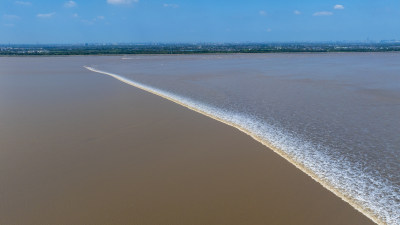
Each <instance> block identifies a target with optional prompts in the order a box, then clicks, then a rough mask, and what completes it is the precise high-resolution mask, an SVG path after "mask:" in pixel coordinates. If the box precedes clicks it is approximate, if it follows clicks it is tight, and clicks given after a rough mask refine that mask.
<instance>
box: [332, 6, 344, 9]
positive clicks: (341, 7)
mask: <svg viewBox="0 0 400 225" xmlns="http://www.w3.org/2000/svg"><path fill="white" fill-rule="evenodd" d="M333 8H334V9H339V10H340V9H344V6H343V5H335V6H333Z"/></svg>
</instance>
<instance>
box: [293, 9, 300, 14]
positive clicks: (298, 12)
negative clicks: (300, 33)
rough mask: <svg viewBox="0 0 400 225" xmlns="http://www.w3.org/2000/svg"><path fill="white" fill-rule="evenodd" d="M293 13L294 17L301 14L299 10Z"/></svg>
mask: <svg viewBox="0 0 400 225" xmlns="http://www.w3.org/2000/svg"><path fill="white" fill-rule="evenodd" d="M293 13H294V14H295V15H300V14H301V12H300V11H299V10H294V11H293Z"/></svg>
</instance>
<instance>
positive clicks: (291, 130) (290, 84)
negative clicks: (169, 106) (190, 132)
mask: <svg viewBox="0 0 400 225" xmlns="http://www.w3.org/2000/svg"><path fill="white" fill-rule="evenodd" d="M92 63H93V64H92V65H90V66H91V67H92V68H94V69H96V70H97V72H102V73H104V74H106V75H112V76H114V78H117V79H120V80H121V81H124V82H128V83H129V82H130V84H132V85H134V86H137V87H140V88H142V89H145V90H147V91H151V92H153V93H156V94H159V95H161V96H163V97H166V98H168V99H170V100H173V101H175V102H177V103H180V104H182V105H185V106H187V107H189V108H192V109H193V110H196V111H199V112H201V113H204V114H207V115H208V116H211V117H213V118H215V119H218V120H221V121H223V122H226V123H228V124H230V125H232V126H235V127H237V128H239V129H241V130H242V131H244V132H246V133H248V134H249V135H252V136H253V137H254V138H255V139H257V140H259V141H261V142H263V143H264V144H266V145H267V146H269V147H270V148H271V149H273V150H275V151H276V152H278V153H279V154H281V155H282V156H283V157H285V158H286V159H288V160H289V161H290V162H291V163H293V164H295V165H296V166H297V167H299V168H300V169H302V170H303V171H304V172H306V173H307V174H309V175H310V176H312V177H313V178H314V179H315V180H317V181H318V182H320V183H321V184H322V185H324V186H325V187H326V188H328V189H329V190H331V191H333V192H334V193H335V194H337V195H338V196H340V197H341V198H343V199H344V200H346V201H347V202H349V203H350V204H352V205H353V206H354V207H355V208H357V209H358V210H360V211H361V212H363V213H364V214H366V215H367V216H369V217H370V218H372V219H373V220H374V221H376V222H378V223H382V224H400V54H398V53H332V54H246V55H241V54H237V55H187V56H186V55H149V56H126V57H109V58H108V59H107V60H101V62H95V61H93V62H92Z"/></svg>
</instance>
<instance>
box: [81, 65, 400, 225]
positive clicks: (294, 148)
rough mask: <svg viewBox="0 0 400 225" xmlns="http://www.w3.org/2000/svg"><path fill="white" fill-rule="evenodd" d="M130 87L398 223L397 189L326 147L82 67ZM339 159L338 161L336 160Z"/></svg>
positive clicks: (374, 216)
mask: <svg viewBox="0 0 400 225" xmlns="http://www.w3.org/2000/svg"><path fill="white" fill-rule="evenodd" d="M85 68H86V69H88V70H90V71H93V72H96V73H101V74H104V75H108V76H111V77H113V78H115V79H117V80H119V81H122V82H124V83H126V84H129V85H131V86H134V87H137V88H139V89H142V90H144V91H147V92H150V93H152V94H155V95H158V96H160V97H162V98H165V99H168V100H170V101H172V102H175V103H177V104H179V105H182V106H184V107H186V108H189V109H191V110H193V111H196V112H198V113H201V114H203V115H206V116H208V117H211V118H213V119H215V120H218V121H220V122H223V123H225V124H227V125H230V126H232V127H235V128H237V129H239V130H240V131H242V132H244V133H246V134H248V135H250V136H251V137H253V138H254V139H255V140H257V141H259V142H260V143H262V144H263V145H265V146H267V147H268V148H270V149H272V150H273V151H275V152H276V153H278V154H279V155H281V156H282V157H283V158H285V159H286V160H288V161H289V162H290V163H292V164H294V165H295V166H296V167H297V168H299V169H300V170H302V171H303V172H305V173H306V174H308V175H309V176H311V177H312V178H313V179H314V180H316V181H317V182H319V183H320V184H321V185H322V186H324V187H325V188H326V189H328V190H330V191H332V192H333V193H334V194H336V195H337V196H339V197H340V198H341V199H343V200H344V201H346V202H348V203H349V204H350V205H351V206H353V207H354V208H356V209H357V210H358V211H360V212H361V213H363V214H364V215H366V216H367V217H369V218H370V219H371V220H373V221H374V222H376V223H378V224H400V196H399V193H400V187H398V186H396V185H395V184H393V183H391V182H390V181H388V180H385V179H384V178H381V177H376V176H373V175H372V174H369V173H368V172H365V171H362V170H359V169H357V168H358V166H357V165H356V163H354V162H350V161H348V160H346V158H345V157H343V156H340V155H339V153H337V154H338V155H332V153H331V154H330V155H328V154H326V153H325V152H327V149H326V147H324V146H321V145H318V144H315V143H312V142H310V141H304V140H301V139H300V138H298V137H297V136H296V135H295V134H293V133H291V132H290V131H287V130H284V129H281V128H280V127H278V126H276V125H272V124H267V123H266V122H265V121H262V120H260V119H258V118H256V117H254V116H251V115H246V114H242V113H235V112H231V111H229V110H226V109H221V108H217V107H214V106H211V105H209V104H207V103H203V102H199V101H196V100H193V99H190V98H187V97H184V96H180V95H177V94H174V93H172V92H169V91H166V90H161V89H158V88H155V87H151V86H148V85H146V84H142V83H139V82H136V81H133V80H130V79H127V78H125V77H122V76H120V75H117V74H113V73H109V72H105V71H101V70H97V69H95V68H92V67H87V66H85ZM338 159H339V160H338Z"/></svg>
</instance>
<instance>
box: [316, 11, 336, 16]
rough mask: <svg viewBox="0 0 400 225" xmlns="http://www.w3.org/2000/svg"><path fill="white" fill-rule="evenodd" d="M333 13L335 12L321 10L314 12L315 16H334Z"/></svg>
mask: <svg viewBox="0 0 400 225" xmlns="http://www.w3.org/2000/svg"><path fill="white" fill-rule="evenodd" d="M332 15H333V12H328V11H321V12H316V13H314V14H313V16H332Z"/></svg>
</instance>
